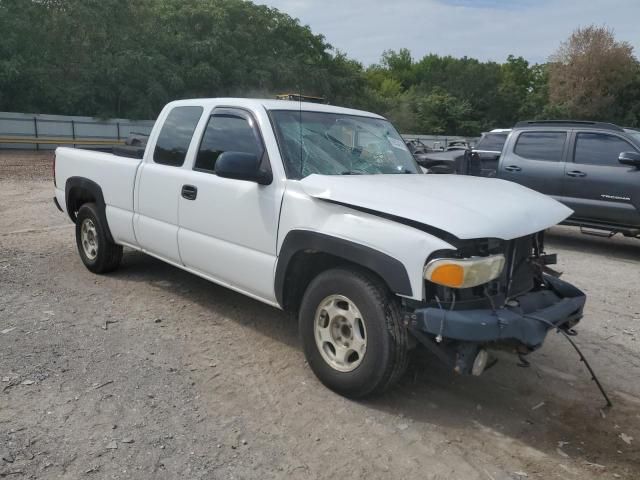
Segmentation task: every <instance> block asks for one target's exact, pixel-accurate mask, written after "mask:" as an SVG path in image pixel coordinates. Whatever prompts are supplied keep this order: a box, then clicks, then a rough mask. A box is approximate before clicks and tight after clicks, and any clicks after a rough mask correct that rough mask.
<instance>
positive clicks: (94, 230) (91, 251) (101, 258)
mask: <svg viewBox="0 0 640 480" xmlns="http://www.w3.org/2000/svg"><path fill="white" fill-rule="evenodd" d="M76 244H77V246H78V253H79V254H80V258H81V259H82V262H83V263H84V265H85V266H86V267H87V268H88V269H89V270H91V271H92V272H94V273H107V272H111V271H113V270H115V269H116V268H118V266H119V265H120V261H121V260H122V246H121V245H116V244H115V243H113V242H111V241H109V239H108V236H107V230H106V225H105V224H104V222H103V221H102V219H101V217H100V215H99V214H98V207H97V205H96V204H95V203H85V204H84V205H82V206H81V207H80V210H79V211H78V215H77V218H76Z"/></svg>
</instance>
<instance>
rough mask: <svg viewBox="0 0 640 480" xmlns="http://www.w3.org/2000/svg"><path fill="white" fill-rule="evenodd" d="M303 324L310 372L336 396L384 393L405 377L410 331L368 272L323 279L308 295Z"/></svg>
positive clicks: (340, 272)
mask: <svg viewBox="0 0 640 480" xmlns="http://www.w3.org/2000/svg"><path fill="white" fill-rule="evenodd" d="M298 321H299V328H300V335H301V337H302V344H303V348H304V353H305V356H306V358H307V361H308V362H309V366H310V367H311V369H312V370H313V372H314V373H315V374H316V376H317V377H318V378H319V379H320V381H321V382H322V383H324V384H325V385H326V386H327V387H329V388H330V389H332V390H334V391H336V392H337V393H340V394H342V395H345V396H347V397H352V398H359V397H364V396H367V395H373V394H377V393H381V392H383V391H384V390H386V389H387V388H389V387H390V386H391V385H393V384H394V383H395V382H396V381H397V380H398V379H399V378H400V377H401V376H402V374H403V373H404V370H405V368H406V366H407V350H408V348H407V331H406V329H405V328H404V327H403V326H402V324H401V312H400V305H399V302H398V299H397V298H396V297H395V296H394V295H393V294H391V292H389V290H388V289H387V287H386V286H385V285H384V284H383V283H382V282H381V281H380V280H379V279H378V278H377V277H375V276H374V275H372V274H370V273H369V272H368V271H366V270H361V269H358V268H356V267H354V268H349V269H347V268H336V269H332V270H328V271H326V272H323V273H321V274H320V275H318V276H317V277H316V278H315V279H314V280H313V281H312V282H311V283H310V285H309V287H308V288H307V290H306V292H305V294H304V297H303V299H302V304H301V307H300V314H299V320H298Z"/></svg>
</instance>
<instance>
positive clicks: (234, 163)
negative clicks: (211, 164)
mask: <svg viewBox="0 0 640 480" xmlns="http://www.w3.org/2000/svg"><path fill="white" fill-rule="evenodd" d="M215 173H216V175H218V176H219V177H223V178H233V179H235V180H247V181H249V182H256V183H258V184H260V185H269V184H270V183H271V182H272V181H273V175H272V174H271V172H266V171H264V170H261V169H260V159H259V158H258V157H257V156H256V155H254V154H253V153H243V152H224V153H223V154H221V155H220V156H219V157H218V160H216V167H215Z"/></svg>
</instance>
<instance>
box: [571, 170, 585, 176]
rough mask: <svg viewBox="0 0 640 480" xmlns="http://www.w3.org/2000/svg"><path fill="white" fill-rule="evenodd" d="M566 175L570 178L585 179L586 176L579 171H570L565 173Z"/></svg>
mask: <svg viewBox="0 0 640 480" xmlns="http://www.w3.org/2000/svg"><path fill="white" fill-rule="evenodd" d="M567 175H568V176H570V177H586V176H587V174H586V173H584V172H581V171H580V170H571V171H570V172H567Z"/></svg>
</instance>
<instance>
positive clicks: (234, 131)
mask: <svg viewBox="0 0 640 480" xmlns="http://www.w3.org/2000/svg"><path fill="white" fill-rule="evenodd" d="M224 152H242V153H253V154H254V155H256V156H257V157H260V156H261V154H262V146H261V144H260V142H259V140H258V138H257V137H256V132H255V130H254V128H253V126H252V125H250V124H249V121H248V120H247V119H246V118H244V117H240V116H235V115H233V114H214V115H212V116H211V118H210V119H209V123H207V128H206V130H205V132H204V135H203V136H202V142H201V143H200V149H199V150H198V156H197V157H196V164H195V167H194V168H195V169H196V170H204V171H207V172H215V167H216V160H218V157H219V156H220V155H222V154H223V153H224Z"/></svg>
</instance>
